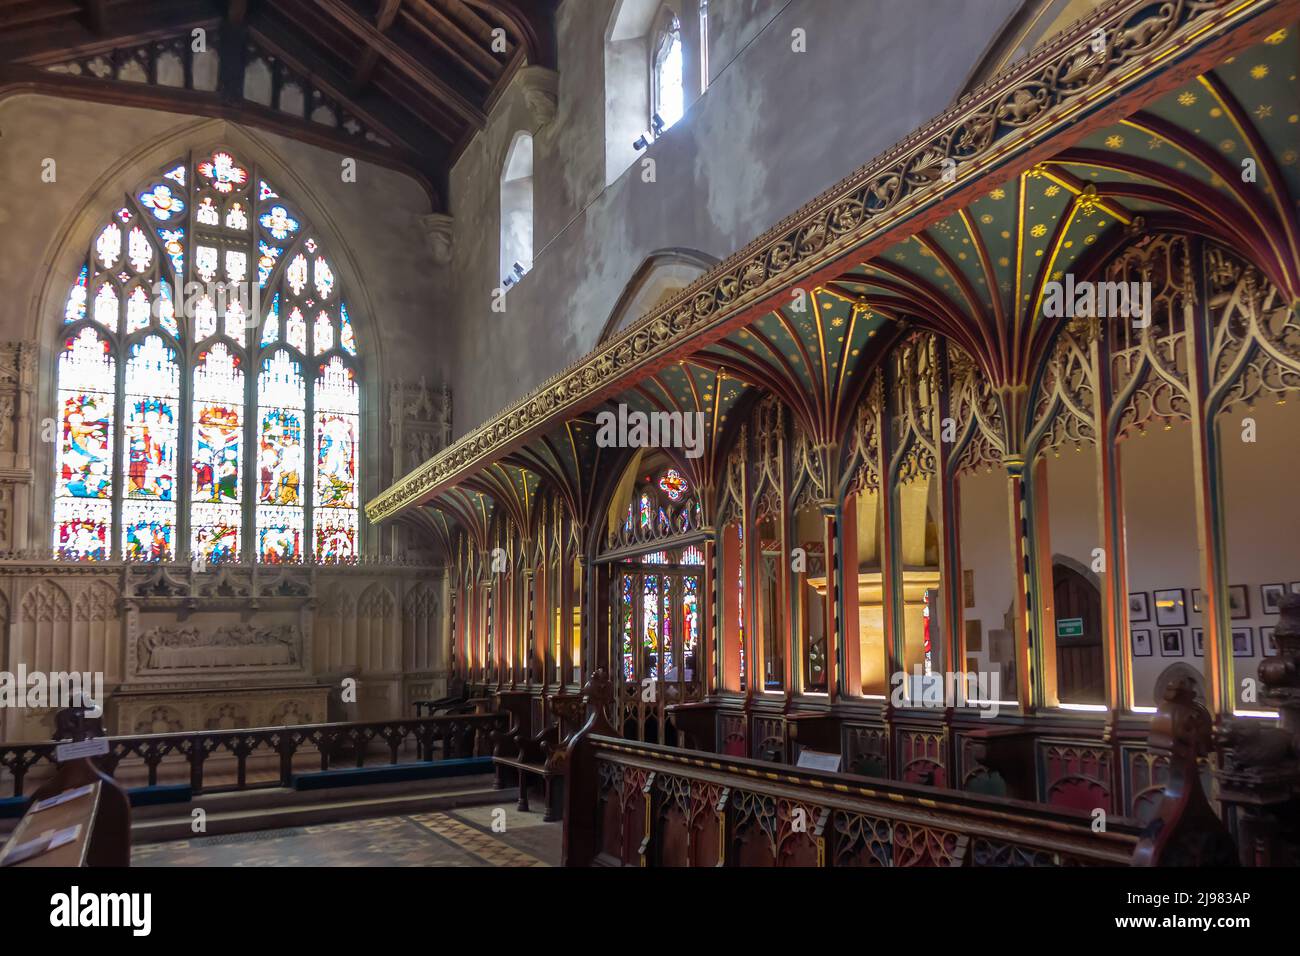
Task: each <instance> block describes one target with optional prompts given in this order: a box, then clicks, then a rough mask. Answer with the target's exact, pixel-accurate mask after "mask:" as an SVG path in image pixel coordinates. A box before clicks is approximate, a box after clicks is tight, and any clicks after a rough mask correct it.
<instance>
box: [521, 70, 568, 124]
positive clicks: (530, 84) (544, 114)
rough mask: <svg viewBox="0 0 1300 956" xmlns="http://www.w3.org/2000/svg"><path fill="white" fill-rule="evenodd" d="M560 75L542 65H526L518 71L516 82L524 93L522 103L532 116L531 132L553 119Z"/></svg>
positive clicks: (557, 98)
mask: <svg viewBox="0 0 1300 956" xmlns="http://www.w3.org/2000/svg"><path fill="white" fill-rule="evenodd" d="M559 80H560V75H559V74H558V73H556V72H555V71H554V70H548V69H547V68H546V67H544V66H526V67H524V68H523V69H521V70H520V71H519V78H518V82H519V83H520V85H521V87H522V89H523V93H524V104H525V105H526V106H527V107H528V113H529V115H531V116H532V118H533V132H538V131H540V130H541V129H543V128H544V127H546V126H549V125H550V123H551V121H552V120H553V119H555V113H556V110H557V109H558V107H559V102H560V101H559V96H558V94H557V91H558V90H559V85H560V84H559Z"/></svg>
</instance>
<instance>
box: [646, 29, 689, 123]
mask: <svg viewBox="0 0 1300 956" xmlns="http://www.w3.org/2000/svg"><path fill="white" fill-rule="evenodd" d="M650 63H651V77H650V90H651V100H652V102H651V110H650V129H651V130H652V131H653V132H654V133H655V134H656V135H658V134H659V133H662V132H663V131H664V130H667V129H670V128H671V127H672V126H673V124H674V123H676V122H677V121H678V120H679V119H681V118H682V114H683V113H685V112H686V89H685V84H686V62H685V59H684V57H683V53H682V24H681V21H679V20H678V19H677V16H676V14H674V13H673V12H672V11H671V10H669V9H668V8H667V7H665V8H664V9H663V10H662V11H661V12H660V14H659V28H658V29H657V30H656V31H655V34H654V43H653V48H652V51H651V58H650Z"/></svg>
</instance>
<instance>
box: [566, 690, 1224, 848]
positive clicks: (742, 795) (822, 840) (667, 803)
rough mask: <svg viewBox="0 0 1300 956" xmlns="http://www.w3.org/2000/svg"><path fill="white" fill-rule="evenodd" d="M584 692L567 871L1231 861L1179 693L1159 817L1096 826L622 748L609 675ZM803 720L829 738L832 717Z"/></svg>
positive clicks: (992, 801) (884, 784)
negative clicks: (612, 719) (611, 718)
mask: <svg viewBox="0 0 1300 956" xmlns="http://www.w3.org/2000/svg"><path fill="white" fill-rule="evenodd" d="M583 695H584V702H585V709H586V712H587V721H586V723H585V724H584V726H583V727H582V729H581V730H580V731H579V732H578V733H577V734H575V735H574V737H573V738H572V740H570V742H569V747H568V759H567V761H566V763H567V770H568V781H567V787H566V803H565V816H564V837H563V855H562V861H563V865H565V866H773V867H774V866H815V867H827V866H831V867H857V866H903V867H912V866H939V867H957V866H961V867H1003V866H1017V867H1019V866H1035V867H1054V866H1076V865H1085V866H1125V865H1146V866H1203V865H1213V864H1216V863H1222V862H1225V861H1226V860H1227V859H1228V858H1230V857H1231V855H1232V854H1233V852H1234V849H1233V847H1232V845H1231V841H1230V840H1228V839H1227V833H1226V831H1225V830H1224V828H1223V826H1222V823H1221V822H1220V821H1219V820H1218V819H1217V818H1216V817H1215V816H1214V815H1213V813H1209V812H1207V811H1208V805H1207V804H1206V802H1205V796H1204V793H1203V792H1202V791H1201V785H1200V777H1199V774H1198V773H1197V759H1198V757H1200V756H1201V755H1203V754H1204V753H1205V751H1206V749H1207V748H1208V746H1209V718H1208V715H1207V714H1206V713H1205V711H1204V708H1200V707H1199V705H1197V704H1196V703H1195V702H1194V700H1193V699H1192V696H1191V691H1190V689H1187V688H1175V689H1171V691H1170V694H1169V696H1168V697H1167V699H1166V700H1165V701H1164V702H1163V704H1162V706H1161V708H1160V712H1159V713H1158V715H1157V717H1156V718H1155V720H1154V721H1153V722H1152V731H1151V738H1150V743H1149V746H1150V749H1151V751H1152V752H1153V753H1155V754H1157V755H1159V756H1161V757H1163V758H1166V759H1168V760H1169V761H1170V775H1169V781H1168V783H1167V785H1166V786H1165V788H1164V790H1163V793H1162V795H1161V799H1160V801H1159V804H1158V806H1157V816H1156V819H1155V820H1153V821H1152V823H1151V824H1150V825H1149V826H1147V827H1145V828H1144V827H1143V826H1142V825H1141V824H1140V823H1138V822H1137V821H1136V820H1132V819H1126V818H1123V817H1111V818H1110V819H1108V820H1107V825H1106V828H1105V829H1104V830H1103V831H1101V832H1096V831H1095V830H1094V828H1093V824H1094V820H1093V815H1092V814H1091V813H1089V812H1086V811H1083V810H1079V809H1074V808H1068V807H1058V806H1051V805H1048V804H1043V803H1037V802H1029V801H1024V800H1016V799H1010V798H1007V797H999V796H992V795H988V794H981V793H967V792H961V791H955V790H951V789H942V788H938V787H933V786H926V785H924V784H918V783H905V782H894V781H884V780H880V779H878V778H870V777H862V776H857V775H854V774H847V773H834V772H831V771H825V770H814V769H810V768H800V767H789V766H782V767H775V768H774V767H773V766H772V764H770V763H767V762H764V761H760V760H755V759H752V758H748V757H740V756H736V757H731V756H724V755H716V754H707V755H706V754H701V753H699V752H693V751H689V750H682V749H679V748H671V747H661V746H657V745H654V744H642V743H638V742H636V741H628V740H624V739H621V738H619V737H618V736H617V733H616V731H615V729H614V728H613V727H612V726H611V725H610V724H609V722H608V719H607V716H606V705H607V703H608V701H609V700H610V699H611V697H612V689H611V688H610V686H609V682H608V680H607V679H606V678H605V675H604V673H603V671H599V670H598V671H597V672H595V673H594V674H593V675H592V678H591V680H589V681H588V683H587V686H586V687H584V689H583ZM800 720H801V721H802V722H803V723H804V724H805V725H806V729H807V730H810V731H812V730H813V728H817V730H815V731H813V734H814V735H816V734H818V733H819V732H820V734H821V736H822V737H823V738H824V739H825V740H826V742H827V743H829V741H830V725H829V724H825V725H824V726H823V722H822V721H820V720H817V719H808V718H805V717H802V716H801V717H800ZM799 736H800V739H801V740H802V739H804V738H805V734H804V733H803V731H802V730H801V732H800V734H799ZM990 739H991V740H995V739H996V738H990ZM796 823H797V824H798V825H796Z"/></svg>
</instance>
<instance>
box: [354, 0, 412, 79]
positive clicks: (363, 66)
mask: <svg viewBox="0 0 1300 956" xmlns="http://www.w3.org/2000/svg"><path fill="white" fill-rule="evenodd" d="M401 7H402V0H380V4H379V12H378V13H376V14H375V29H376V30H378V31H379V32H380V33H387V32H388V28H389V27H391V26H392V25H393V21H394V20H396V19H397V11H398V10H400V9H401ZM378 62H379V51H378V50H376V49H375V48H374V47H373V46H367V47H366V48H365V49H364V50H362V51H361V58H360V59H359V60H357V66H356V69H355V70H353V71H352V89H354V90H363V89H365V88H366V84H368V83H369V82H370V77H371V76H372V75H373V74H374V72H375V65H376V64H377V63H378Z"/></svg>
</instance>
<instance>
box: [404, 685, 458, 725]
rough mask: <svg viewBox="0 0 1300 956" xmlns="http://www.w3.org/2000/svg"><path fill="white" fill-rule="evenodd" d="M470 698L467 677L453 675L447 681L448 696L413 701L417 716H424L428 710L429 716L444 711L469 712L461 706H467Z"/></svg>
mask: <svg viewBox="0 0 1300 956" xmlns="http://www.w3.org/2000/svg"><path fill="white" fill-rule="evenodd" d="M468 698H469V694H468V692H467V688H466V684H465V678H463V677H453V678H451V680H449V681H447V696H445V697H439V698H438V699H437V700H413V701H411V703H412V704H413V705H414V706H415V716H416V717H423V716H424V712H425V711H426V710H427V711H428V712H429V716H430V717H432V716H434V715H435V714H437V713H439V712H442V713H448V714H459V713H467V711H465V710H462V709H461V708H464V707H466V706H467V705H466V701H467V700H468Z"/></svg>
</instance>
